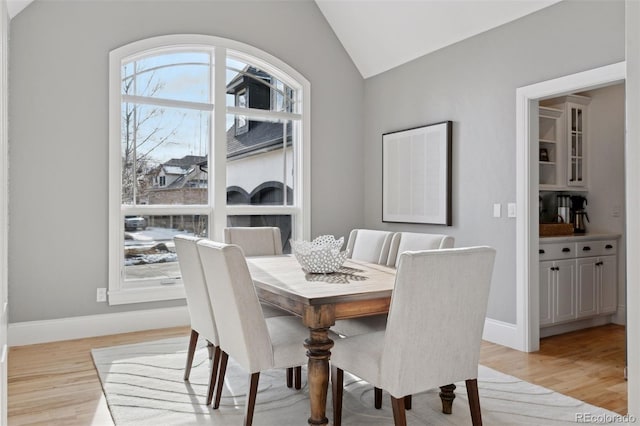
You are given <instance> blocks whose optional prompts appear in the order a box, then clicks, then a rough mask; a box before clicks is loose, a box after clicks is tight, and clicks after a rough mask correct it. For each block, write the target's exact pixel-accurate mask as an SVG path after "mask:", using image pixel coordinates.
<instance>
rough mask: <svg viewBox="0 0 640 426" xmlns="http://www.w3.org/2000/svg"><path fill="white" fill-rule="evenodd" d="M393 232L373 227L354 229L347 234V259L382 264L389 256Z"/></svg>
mask: <svg viewBox="0 0 640 426" xmlns="http://www.w3.org/2000/svg"><path fill="white" fill-rule="evenodd" d="M392 237H393V232H387V231H378V230H375V229H354V230H352V231H351V233H350V234H349V240H348V241H347V249H348V250H349V254H348V255H347V257H348V258H349V259H355V260H364V261H365V262H371V263H379V264H381V265H384V264H386V263H387V258H388V257H389V247H390V246H391V239H392Z"/></svg>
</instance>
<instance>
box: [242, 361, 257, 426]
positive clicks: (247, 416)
mask: <svg viewBox="0 0 640 426" xmlns="http://www.w3.org/2000/svg"><path fill="white" fill-rule="evenodd" d="M259 381H260V373H253V374H252V375H251V377H249V392H248V393H247V402H246V404H245V406H244V410H245V411H244V426H251V423H253V409H254V408H255V407H256V395H258V382H259Z"/></svg>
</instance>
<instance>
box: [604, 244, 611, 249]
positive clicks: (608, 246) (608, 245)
mask: <svg viewBox="0 0 640 426" xmlns="http://www.w3.org/2000/svg"><path fill="white" fill-rule="evenodd" d="M604 248H606V249H612V248H613V246H612V245H611V244H607V245H606V246H604Z"/></svg>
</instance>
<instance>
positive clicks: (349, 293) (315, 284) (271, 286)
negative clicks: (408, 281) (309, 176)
mask: <svg viewBox="0 0 640 426" xmlns="http://www.w3.org/2000/svg"><path fill="white" fill-rule="evenodd" d="M247 263H248V265H249V270H250V271H251V276H252V278H253V280H254V283H255V287H256V292H257V293H258V297H259V298H260V300H261V301H263V302H267V303H270V304H272V305H274V306H277V307H279V308H281V309H284V310H287V311H289V312H291V313H292V314H294V315H297V316H299V317H300V318H301V319H302V322H303V324H304V325H305V326H307V327H308V328H309V338H308V339H306V340H305V342H304V346H305V347H306V348H307V356H308V358H309V363H308V371H307V374H308V379H307V381H308V385H309V399H310V405H311V415H310V417H309V419H308V423H309V424H311V425H326V424H327V423H328V420H327V416H326V406H327V391H328V387H329V358H330V356H331V348H332V347H333V340H331V338H330V337H329V334H328V331H329V328H330V327H331V326H332V325H334V324H335V321H336V319H345V318H357V317H363V316H368V315H376V314H384V313H387V312H388V311H389V304H390V301H391V292H392V290H393V286H394V282H395V272H396V270H395V269H394V268H389V267H386V266H382V265H378V264H372V263H367V262H362V261H356V260H351V259H347V261H346V262H345V263H344V265H343V267H342V268H341V269H340V270H339V271H336V272H334V273H331V274H310V273H306V272H305V271H304V270H303V269H302V268H301V267H300V264H299V263H298V261H297V260H296V259H295V257H294V256H292V255H281V256H258V257H250V258H247Z"/></svg>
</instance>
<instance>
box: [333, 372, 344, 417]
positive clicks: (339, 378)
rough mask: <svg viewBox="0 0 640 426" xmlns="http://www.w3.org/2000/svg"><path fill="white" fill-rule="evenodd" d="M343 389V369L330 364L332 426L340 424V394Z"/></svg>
mask: <svg viewBox="0 0 640 426" xmlns="http://www.w3.org/2000/svg"><path fill="white" fill-rule="evenodd" d="M343 391H344V371H342V370H341V369H339V368H338V367H334V366H333V365H332V366H331V398H332V399H333V426H340V425H342V394H343Z"/></svg>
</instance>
